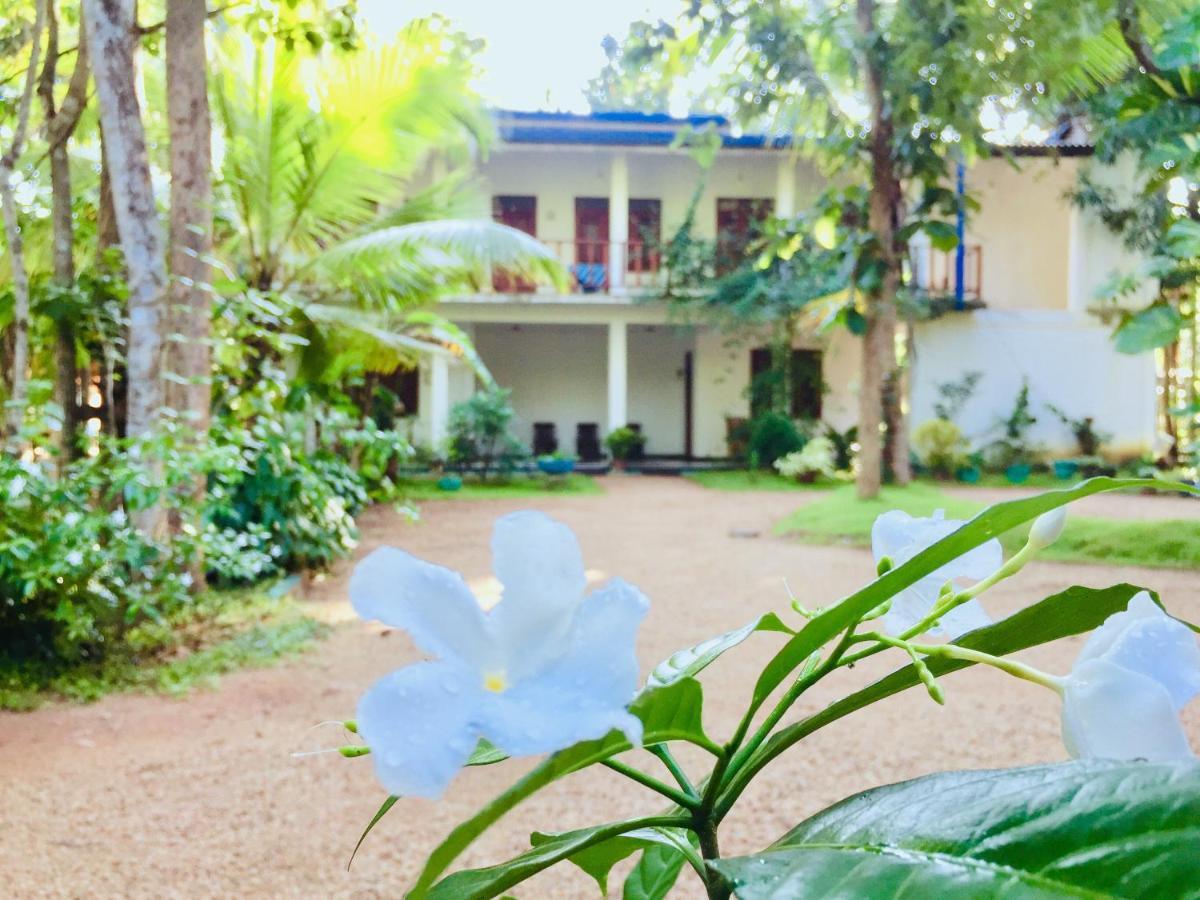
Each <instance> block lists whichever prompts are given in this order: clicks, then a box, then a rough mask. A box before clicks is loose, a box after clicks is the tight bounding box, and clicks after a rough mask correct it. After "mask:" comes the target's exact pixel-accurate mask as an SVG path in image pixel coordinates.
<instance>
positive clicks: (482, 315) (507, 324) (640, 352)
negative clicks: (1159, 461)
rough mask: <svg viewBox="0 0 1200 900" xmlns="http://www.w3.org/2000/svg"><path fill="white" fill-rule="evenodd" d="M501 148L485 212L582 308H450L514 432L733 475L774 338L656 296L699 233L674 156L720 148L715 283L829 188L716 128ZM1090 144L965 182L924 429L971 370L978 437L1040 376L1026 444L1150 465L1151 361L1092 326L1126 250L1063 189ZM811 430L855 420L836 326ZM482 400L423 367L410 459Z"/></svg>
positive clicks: (572, 136)
mask: <svg viewBox="0 0 1200 900" xmlns="http://www.w3.org/2000/svg"><path fill="white" fill-rule="evenodd" d="M497 124H498V130H499V135H500V139H501V140H500V143H499V146H497V147H496V148H495V149H494V150H493V151H492V153H491V154H490V155H489V157H488V158H487V159H486V160H483V161H481V162H479V163H478V176H479V177H480V179H481V180H482V182H483V183H484V184H485V185H486V191H487V193H488V194H489V195H490V200H491V211H492V215H493V216H494V217H495V218H496V219H498V220H500V221H503V222H505V223H507V224H509V225H512V226H514V227H516V228H519V229H521V230H523V231H525V232H527V233H529V234H531V235H534V236H536V237H537V238H538V239H539V240H541V241H543V242H544V243H545V244H547V245H548V246H550V247H551V248H553V249H554V251H555V253H556V254H558V256H559V258H560V259H561V260H562V262H563V263H564V264H565V265H566V266H567V268H568V270H569V271H570V273H571V285H570V288H569V290H568V291H566V292H564V293H560V292H557V291H551V290H548V289H546V288H544V287H535V286H533V285H529V284H523V283H520V282H519V281H517V280H515V279H513V278H509V277H505V276H503V275H500V274H498V275H497V277H496V278H495V279H494V283H493V285H491V288H490V289H489V290H487V291H486V292H483V293H479V294H477V295H472V296H462V297H457V298H454V299H453V300H451V301H449V302H445V303H444V304H443V306H442V310H441V311H442V313H443V314H445V315H446V316H448V317H449V318H450V319H452V320H453V321H455V322H456V323H458V324H459V325H461V326H462V327H463V328H464V329H465V330H466V331H467V332H468V333H469V334H470V335H471V337H472V339H473V340H474V343H475V346H476V349H477V350H478V352H479V354H480V356H481V357H482V359H483V362H484V363H485V364H486V366H487V367H488V368H489V369H490V371H491V373H492V374H493V375H494V376H495V378H496V381H497V382H498V383H499V384H500V385H502V386H504V387H507V388H511V389H512V399H513V405H514V408H515V410H516V414H517V417H518V422H517V425H516V432H517V434H518V435H519V436H520V437H521V438H522V439H523V440H524V441H525V442H527V444H528V445H529V447H530V448H531V449H532V450H534V451H535V452H546V451H548V450H549V449H550V448H551V447H552V446H555V445H557V447H558V449H559V450H561V451H563V452H567V453H577V454H579V455H581V456H584V457H586V456H588V455H590V454H591V453H592V452H593V451H594V449H595V441H596V439H597V438H598V437H599V438H602V437H603V435H604V434H606V433H607V432H608V431H610V430H611V429H613V428H615V427H617V426H620V425H625V424H628V423H633V424H635V425H637V426H638V427H640V429H641V430H642V432H643V433H644V434H645V435H646V438H647V444H646V453H647V454H648V455H651V456H662V457H675V458H680V459H698V458H720V457H725V456H726V455H727V452H728V448H727V440H726V439H727V434H728V430H729V428H730V423H731V422H736V421H737V420H739V419H744V418H745V417H746V416H748V415H749V412H750V410H749V404H750V400H749V392H748V386H749V384H750V380H751V378H752V375H753V373H754V372H755V371H756V370H757V369H758V368H759V367H761V366H762V365H763V364H764V353H763V351H762V344H763V343H764V341H763V338H762V336H761V335H756V334H754V333H752V332H750V331H746V332H743V333H730V332H723V331H721V330H718V329H716V328H714V327H711V326H709V325H705V324H703V323H699V324H698V323H696V322H694V321H693V322H685V321H682V320H681V319H680V317H679V315H678V314H677V313H676V312H675V311H674V310H673V309H672V308H671V307H670V306H669V305H668V304H667V303H665V302H663V301H662V300H661V299H659V298H661V291H662V285H663V283H664V279H665V277H666V273H665V272H664V271H663V260H662V259H661V256H660V255H659V254H658V253H657V252H655V249H654V248H655V244H656V242H657V241H658V240H660V239H666V238H669V237H670V235H671V234H673V233H674V231H675V230H676V229H677V228H678V226H679V225H680V223H681V222H682V221H683V219H684V216H685V215H686V212H687V209H688V206H689V201H690V200H691V198H692V195H693V193H694V191H695V190H696V188H697V185H698V184H699V183H700V179H701V176H702V172H701V170H700V167H699V166H698V165H697V164H696V163H695V162H694V161H693V159H692V158H691V156H690V155H689V154H688V152H686V151H685V150H682V149H676V148H674V147H672V143H673V141H674V139H675V137H676V135H677V134H678V133H679V131H680V130H681V129H683V128H685V127H692V128H703V127H709V128H713V127H715V128H716V129H717V130H718V131H719V133H720V134H721V136H722V141H723V147H722V149H721V150H720V152H719V153H718V154H717V157H716V161H715V163H714V164H713V166H712V167H711V170H710V171H709V172H708V173H707V176H706V178H705V181H704V185H705V186H704V191H703V194H702V196H701V198H700V201H699V205H698V207H697V212H696V221H695V233H696V234H697V236H698V237H700V238H704V239H708V240H710V241H713V242H714V245H715V253H716V256H717V260H718V264H719V265H729V264H731V262H732V261H733V260H734V259H736V257H737V255H738V254H739V253H741V252H742V251H743V249H744V247H745V244H746V241H747V238H748V236H749V234H750V233H751V231H752V229H753V226H754V223H755V222H756V221H757V220H760V219H761V218H763V217H764V216H767V215H776V216H788V215H791V214H794V213H796V212H799V211H801V210H802V209H804V208H805V206H806V205H807V204H808V203H809V202H810V201H811V200H812V199H814V198H815V197H816V196H817V194H818V193H819V192H820V191H821V190H822V188H823V181H822V178H821V177H820V176H819V174H818V173H817V171H816V170H815V169H814V168H813V166H811V165H810V164H809V163H807V162H806V161H804V160H803V159H802V158H798V157H797V155H796V154H795V153H793V152H792V151H791V150H790V149H788V148H786V147H781V146H774V145H772V144H771V143H770V142H768V141H765V140H764V139H762V138H760V137H757V136H753V135H738V134H735V133H734V132H733V131H732V130H731V128H730V126H729V124H728V123H727V122H725V121H724V120H721V119H719V118H716V117H694V118H691V119H686V120H681V119H672V118H669V117H667V116H662V115H642V114H630V113H604V114H595V115H587V116H582V115H573V114H565V113H540V112H538V113H521V112H500V113H498V114H497ZM1090 164H1091V162H1090V159H1089V154H1088V152H1087V148H1086V147H1078V146H1060V147H1055V148H1049V147H1023V148H1015V149H1014V150H1013V151H1012V152H1011V153H1010V154H1009V155H1008V156H1007V157H996V158H992V159H989V160H986V161H983V162H981V163H979V164H977V165H976V166H974V167H973V168H972V169H970V170H969V171H968V172H967V173H966V180H967V187H968V190H969V192H970V193H971V194H972V195H973V196H974V197H975V198H976V199H977V200H978V201H979V203H980V208H979V210H978V211H977V212H973V213H972V214H971V215H970V217H969V220H968V221H967V223H966V230H965V235H966V238H965V241H964V249H963V263H964V264H963V266H962V269H963V279H962V283H961V289H960V295H961V296H963V297H964V298H966V299H967V300H969V301H970V302H968V303H965V304H963V306H964V308H963V309H962V310H961V311H952V312H949V313H947V314H945V315H942V316H940V317H938V318H936V319H934V320H931V321H925V322H919V323H917V325H916V326H915V330H914V346H913V351H914V357H913V361H912V376H911V379H912V380H911V385H912V389H911V404H912V420H913V422H914V423H919V422H921V421H923V420H925V419H927V418H930V417H931V416H932V415H933V413H932V408H933V404H934V402H935V401H936V400H937V397H938V393H937V389H938V385H939V384H941V383H944V382H948V381H954V380H957V379H960V378H961V377H962V376H963V375H964V374H965V373H966V372H968V371H972V370H974V371H979V372H982V373H983V377H982V379H981V381H980V383H979V387H978V390H977V393H976V395H975V397H974V398H973V400H972V401H971V402H970V404H968V406H967V408H966V410H965V411H964V412H963V414H962V416H961V417H960V424H961V425H962V426H963V428H964V430H965V431H966V432H967V433H968V435H969V436H971V437H972V438H974V439H976V440H977V441H979V442H982V441H984V440H986V439H987V438H988V437H989V433H990V432H992V431H993V429H994V428H995V426H996V424H997V422H998V421H999V420H1000V419H1001V418H1002V417H1003V416H1004V415H1005V414H1006V413H1007V412H1008V411H1009V410H1010V409H1011V407H1012V404H1013V400H1014V397H1015V395H1016V393H1017V390H1018V389H1019V387H1020V385H1021V383H1022V380H1023V379H1028V381H1029V383H1030V386H1031V397H1032V400H1033V403H1034V414H1035V415H1038V417H1039V422H1038V424H1037V426H1036V427H1035V429H1034V433H1033V437H1034V439H1035V440H1036V441H1038V442H1039V443H1041V444H1042V445H1043V446H1044V447H1045V448H1046V449H1047V450H1048V451H1051V452H1061V453H1069V452H1072V449H1071V448H1072V444H1073V441H1072V438H1071V435H1070V433H1069V431H1068V430H1067V429H1066V428H1065V427H1064V426H1063V425H1062V424H1061V423H1060V422H1059V421H1058V420H1057V419H1056V418H1055V417H1054V416H1052V415H1051V414H1050V413H1049V412H1048V411H1047V410H1046V405H1047V404H1053V405H1055V406H1057V407H1059V408H1061V409H1063V410H1064V411H1065V412H1067V413H1068V414H1069V415H1071V416H1073V417H1083V416H1093V417H1094V418H1095V419H1096V422H1097V425H1098V427H1099V428H1100V429H1101V430H1103V431H1105V432H1108V433H1109V434H1111V435H1112V436H1113V439H1112V442H1111V443H1110V445H1109V449H1110V450H1111V451H1112V452H1114V453H1116V454H1119V455H1136V454H1138V453H1141V452H1143V451H1145V450H1146V449H1148V448H1149V447H1150V446H1151V444H1152V442H1153V440H1154V436H1155V430H1156V428H1155V425H1156V419H1155V415H1156V406H1155V385H1156V377H1155V363H1154V359H1153V356H1152V355H1150V354H1147V355H1143V356H1125V355H1121V354H1119V353H1117V352H1116V351H1115V350H1114V349H1113V347H1112V342H1111V339H1110V334H1111V327H1110V326H1108V325H1105V324H1104V323H1102V322H1100V321H1099V320H1098V319H1097V318H1096V317H1095V316H1094V315H1093V314H1092V313H1090V312H1089V311H1088V310H1089V307H1091V306H1093V304H1094V302H1095V301H1094V294H1095V290H1096V287H1097V286H1098V284H1100V283H1101V282H1102V281H1104V280H1105V279H1106V278H1107V277H1108V275H1109V273H1110V271H1111V270H1112V269H1113V268H1114V267H1116V266H1117V264H1118V262H1119V261H1120V258H1121V257H1122V255H1123V250H1122V249H1121V246H1120V244H1119V242H1118V241H1117V240H1116V239H1115V238H1113V237H1112V236H1111V235H1109V233H1108V232H1107V231H1106V230H1105V229H1104V226H1103V225H1102V224H1101V223H1099V222H1098V221H1094V220H1093V219H1091V218H1090V216H1089V215H1088V214H1086V213H1083V212H1080V211H1079V210H1077V209H1076V208H1075V207H1074V206H1073V204H1072V203H1071V202H1070V201H1069V200H1068V199H1067V197H1066V196H1065V195H1066V192H1067V191H1068V189H1069V188H1071V186H1072V185H1073V184H1074V183H1075V178H1076V172H1077V169H1078V167H1079V166H1081V165H1090ZM918 255H919V258H917V259H914V263H913V265H914V271H915V272H917V273H918V274H919V277H921V278H922V279H925V280H927V281H929V282H931V283H934V285H935V286H937V287H945V288H947V290H948V291H949V292H950V293H953V292H954V290H955V285H954V283H953V282H954V279H955V263H954V258H953V254H949V255H943V254H936V253H931V252H929V251H918ZM795 353H796V356H795V358H794V359H795V365H794V366H793V368H794V369H796V371H797V372H798V373H799V375H798V379H797V380H796V381H795V382H794V384H795V391H794V393H795V396H794V397H793V412H794V413H795V414H796V415H797V416H805V417H819V418H821V419H822V420H824V421H826V422H828V423H830V424H832V425H833V426H835V427H837V428H841V429H844V428H846V427H848V426H850V425H852V424H853V423H854V420H855V416H856V409H857V390H858V378H859V353H860V343H859V339H858V338H856V337H854V336H853V335H851V334H850V333H848V332H847V331H845V330H844V329H839V330H835V331H830V332H829V333H825V334H817V333H813V334H808V335H804V336H802V337H800V338H799V339H798V341H797V344H796V346H795ZM474 389H475V378H474V375H473V374H472V372H471V370H470V369H469V368H467V367H466V366H465V365H456V364H455V363H454V362H453V361H451V360H446V359H444V358H441V359H435V360H432V361H430V362H428V363H426V364H425V365H424V367H423V368H422V370H421V373H420V379H419V390H418V391H417V392H416V393H417V395H418V396H417V402H416V407H417V422H416V427H415V429H414V430H415V434H416V437H417V439H418V440H422V441H424V442H427V443H430V444H432V445H434V446H437V445H439V444H441V443H442V442H443V441H444V439H445V436H446V428H447V422H448V417H449V410H450V407H451V406H452V405H453V404H454V403H456V402H458V401H460V400H463V399H465V398H467V397H468V396H469V395H470V394H471V392H472V391H473V390H474Z"/></svg>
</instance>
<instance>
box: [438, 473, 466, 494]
mask: <svg viewBox="0 0 1200 900" xmlns="http://www.w3.org/2000/svg"><path fill="white" fill-rule="evenodd" d="M437 486H438V490H439V491H457V490H458V489H459V488H460V487H462V479H461V478H459V477H458V476H457V475H443V476H442V477H441V478H439V479H438V483H437Z"/></svg>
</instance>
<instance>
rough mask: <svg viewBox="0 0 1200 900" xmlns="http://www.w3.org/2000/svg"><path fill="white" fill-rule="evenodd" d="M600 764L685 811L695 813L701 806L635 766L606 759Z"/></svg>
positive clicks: (697, 801)
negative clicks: (660, 795)
mask: <svg viewBox="0 0 1200 900" xmlns="http://www.w3.org/2000/svg"><path fill="white" fill-rule="evenodd" d="M600 764H601V765H603V766H607V767H608V768H610V769H612V770H613V771H614V772H618V773H620V774H621V775H624V776H625V777H626V778H629V779H631V780H633V781H636V782H637V783H638V784H640V785H643V786H644V787H648V788H650V790H652V791H656V792H657V793H659V794H662V795H663V796H664V797H666V798H667V799H668V800H671V801H672V802H674V803H676V804H678V805H679V806H682V807H683V808H684V809H689V810H693V811H695V810H696V809H698V808H699V806H700V801H699V800H698V799H697V798H696V797H689V796H688V795H687V794H685V793H683V792H682V791H678V790H676V789H675V788H673V787H671V786H670V785H669V784H664V783H663V782H661V781H659V780H658V779H657V778H655V777H654V776H653V775H647V774H646V773H645V772H643V771H641V770H640V769H635V768H634V767H633V766H629V765H626V764H625V763H623V762H618V761H617V760H615V759H606V760H603V761H602V762H601V763H600Z"/></svg>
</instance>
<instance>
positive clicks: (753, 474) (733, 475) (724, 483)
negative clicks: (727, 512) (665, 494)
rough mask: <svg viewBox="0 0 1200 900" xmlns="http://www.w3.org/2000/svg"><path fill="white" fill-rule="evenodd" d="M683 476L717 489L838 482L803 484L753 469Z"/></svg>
mask: <svg viewBox="0 0 1200 900" xmlns="http://www.w3.org/2000/svg"><path fill="white" fill-rule="evenodd" d="M683 477H684V478H687V479H688V480H689V481H694V482H696V484H698V485H701V486H702V487H706V488H711V489H713V490H716V491H811V490H820V489H828V488H830V487H833V486H834V485H835V484H837V483H838V482H830V481H819V482H816V483H814V484H801V483H800V482H798V481H796V480H795V479H793V478H784V477H783V476H782V475H780V474H779V473H777V472H767V471H755V470H752V469H730V470H728V471H709V472H688V473H686V474H685V475H684V476H683Z"/></svg>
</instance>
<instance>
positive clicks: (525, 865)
mask: <svg viewBox="0 0 1200 900" xmlns="http://www.w3.org/2000/svg"><path fill="white" fill-rule="evenodd" d="M686 821H687V820H686V819H684V818H681V817H678V816H654V817H649V818H640V819H629V820H626V821H624V822H612V823H610V824H607V825H598V826H595V827H593V828H580V829H578V830H576V831H567V832H564V833H563V834H557V835H554V836H547V835H543V836H542V838H543V839H542V840H541V841H540V842H538V843H537V844H536V845H535V846H534V847H533V849H532V850H529V851H527V852H525V853H522V854H521V855H520V856H518V857H515V858H513V859H510V860H508V861H507V862H503V863H500V864H499V865H495V866H488V867H487V868H486V869H464V870H463V871H461V872H455V873H454V874H453V875H449V876H447V877H446V878H443V879H442V880H441V881H439V882H438V883H437V884H436V885H434V886H433V889H432V890H430V891H429V893H428V894H427V895H426V896H427V897H429V898H430V900H462V898H464V897H471V898H484V897H495V896H496V895H497V894H499V893H500V892H501V891H503V890H505V889H507V888H510V887H512V886H513V885H514V884H520V883H521V882H522V881H524V880H525V879H527V878H530V877H532V876H534V875H536V874H537V873H538V872H540V871H542V870H543V869H546V868H549V867H550V866H552V865H554V864H555V863H559V862H562V861H563V860H564V859H571V858H575V857H578V856H581V855H584V854H587V852H588V851H589V850H590V849H592V848H593V847H595V846H597V845H601V844H605V845H606V844H609V843H611V842H612V840H613V839H615V838H618V836H620V835H623V834H625V833H626V832H629V831H639V830H641V829H644V828H646V827H648V826H651V825H656V824H657V825H664V826H678V825H680V824H682V823H683V822H686ZM631 840H633V841H635V844H634V846H632V847H630V849H629V852H628V853H625V854H624V855H625V856H628V855H629V853H632V852H634V851H635V850H636V849H637V848H638V846H639V844H637V843H636V839H631ZM603 858H604V857H603V854H601V855H600V856H599V857H597V858H596V859H595V860H593V861H594V862H595V863H596V864H597V865H602V859H603ZM620 858H623V857H618V858H617V859H613V860H612V862H610V863H608V868H610V869H611V868H612V866H613V865H615V864H616V862H617V861H618V860H619V859H620ZM589 874H592V873H591V872H589ZM604 874H605V876H607V874H608V870H607V869H605V870H604ZM593 877H594V876H593Z"/></svg>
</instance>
